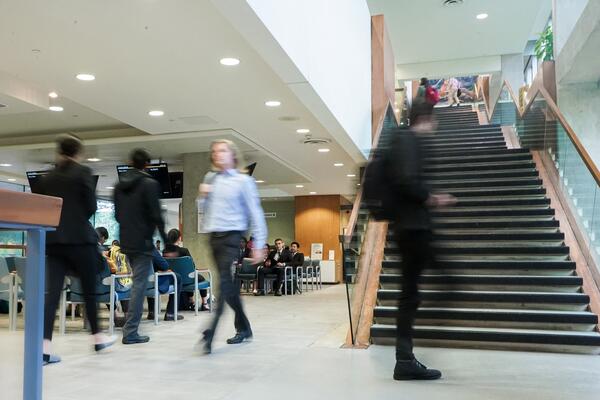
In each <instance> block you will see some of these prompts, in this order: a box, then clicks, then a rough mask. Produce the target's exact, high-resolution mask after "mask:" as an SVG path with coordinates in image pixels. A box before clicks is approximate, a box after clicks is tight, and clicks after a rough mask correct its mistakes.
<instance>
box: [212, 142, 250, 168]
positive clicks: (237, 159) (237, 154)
mask: <svg viewBox="0 0 600 400" xmlns="http://www.w3.org/2000/svg"><path fill="white" fill-rule="evenodd" d="M218 144H225V145H227V148H228V149H229V151H231V152H232V153H233V167H234V168H235V169H237V170H238V171H240V172H246V170H245V168H243V167H240V165H243V163H244V156H243V155H242V152H241V151H240V149H239V148H238V147H237V145H236V144H235V143H234V142H232V141H231V140H228V139H217V140H213V141H212V143H211V144H210V152H209V158H210V168H211V169H212V170H213V171H217V170H218V168H217V166H216V165H215V163H214V162H213V158H212V149H213V147H215V146H216V145H218Z"/></svg>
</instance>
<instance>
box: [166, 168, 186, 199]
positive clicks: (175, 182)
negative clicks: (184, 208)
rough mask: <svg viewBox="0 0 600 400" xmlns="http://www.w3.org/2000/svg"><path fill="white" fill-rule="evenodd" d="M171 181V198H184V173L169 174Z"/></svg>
mask: <svg viewBox="0 0 600 400" xmlns="http://www.w3.org/2000/svg"><path fill="white" fill-rule="evenodd" d="M169 180H170V181H171V198H172V199H181V198H182V197H183V172H169Z"/></svg>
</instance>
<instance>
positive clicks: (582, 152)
mask: <svg viewBox="0 0 600 400" xmlns="http://www.w3.org/2000/svg"><path fill="white" fill-rule="evenodd" d="M503 87H506V88H507V90H508V92H509V94H510V96H511V98H512V101H513V103H514V105H515V107H516V109H517V114H518V116H519V118H520V119H523V118H524V117H525V115H526V114H527V112H529V110H530V108H531V106H532V105H533V103H534V102H535V100H536V99H537V98H538V96H540V97H541V98H543V99H544V101H545V102H546V105H547V106H548V107H549V108H550V109H551V110H552V113H553V114H554V116H555V117H556V118H557V120H558V122H559V123H560V124H561V125H562V127H563V129H564V130H565V132H566V133H567V136H568V137H569V139H570V140H571V143H572V144H573V146H575V150H577V153H578V154H579V156H580V157H581V159H582V160H583V163H584V164H585V166H586V167H587V169H588V171H589V172H590V174H591V175H592V177H593V178H594V180H595V181H596V184H597V185H598V186H600V170H599V169H598V166H597V165H596V164H595V163H594V161H593V160H592V158H591V157H590V155H589V153H588V152H587V150H586V149H585V147H584V146H583V144H582V143H581V141H580V140H579V137H578V136H577V134H576V133H575V131H574V130H573V128H572V127H571V125H569V123H568V122H567V119H566V118H565V116H564V114H563V113H562V112H561V111H560V109H559V108H558V105H557V104H556V102H555V101H554V100H553V98H552V96H551V95H550V93H548V91H547V90H546V88H545V87H544V86H543V85H540V84H538V85H533V86H532V87H533V89H532V90H530V92H529V93H528V97H529V101H527V103H526V104H525V106H524V107H523V109H521V108H520V107H519V101H518V99H517V97H516V96H515V93H514V91H513V89H512V87H511V85H510V83H509V82H507V81H506V80H505V81H504V82H503V84H502V87H501V88H500V95H498V98H497V99H496V102H495V104H497V103H498V100H499V99H500V96H501V95H502V88H503ZM495 109H496V107H494V111H495ZM486 112H487V113H488V120H490V121H491V120H492V115H490V114H489V110H487V107H486ZM492 114H493V113H492Z"/></svg>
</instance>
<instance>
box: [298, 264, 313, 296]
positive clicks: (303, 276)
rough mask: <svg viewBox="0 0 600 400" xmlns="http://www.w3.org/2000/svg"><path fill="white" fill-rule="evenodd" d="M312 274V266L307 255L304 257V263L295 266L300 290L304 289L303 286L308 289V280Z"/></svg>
mask: <svg viewBox="0 0 600 400" xmlns="http://www.w3.org/2000/svg"><path fill="white" fill-rule="evenodd" d="M313 274H314V268H313V266H312V264H311V262H310V258H308V257H307V258H305V259H304V263H303V264H302V265H301V266H299V267H296V275H297V276H298V281H299V285H300V290H301V291H304V290H305V286H306V290H308V282H309V279H310V278H311V277H312V276H313Z"/></svg>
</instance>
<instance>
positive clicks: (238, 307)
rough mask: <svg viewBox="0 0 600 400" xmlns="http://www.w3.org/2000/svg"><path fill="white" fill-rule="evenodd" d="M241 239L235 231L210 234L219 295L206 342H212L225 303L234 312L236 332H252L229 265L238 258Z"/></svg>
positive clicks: (240, 235)
mask: <svg viewBox="0 0 600 400" xmlns="http://www.w3.org/2000/svg"><path fill="white" fill-rule="evenodd" d="M241 239H242V233H241V232H236V231H232V232H219V233H212V234H211V236H210V247H211V248H212V252H213V257H214V260H215V263H216V264H217V270H218V274H219V281H220V290H221V293H220V294H219V297H217V301H216V307H215V315H214V317H213V320H212V323H211V326H210V331H209V333H208V335H207V336H208V337H207V339H208V340H212V337H213V336H214V334H215V331H216V329H217V325H218V324H219V319H220V318H221V315H222V314H223V308H224V307H225V303H227V304H229V307H231V308H232V309H233V311H234V312H235V321H234V324H235V330H236V332H250V331H251V330H252V328H251V327H250V321H248V318H247V317H246V314H245V313H244V308H243V306H242V299H241V298H240V287H239V285H238V284H237V283H236V280H235V279H234V277H233V275H232V270H231V265H232V264H233V262H234V261H235V259H236V257H237V256H238V252H239V246H240V240H241Z"/></svg>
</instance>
